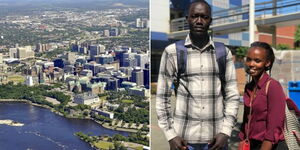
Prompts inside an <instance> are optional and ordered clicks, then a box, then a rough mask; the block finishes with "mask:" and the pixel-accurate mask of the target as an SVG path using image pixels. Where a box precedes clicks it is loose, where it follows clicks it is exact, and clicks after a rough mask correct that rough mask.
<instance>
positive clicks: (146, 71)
mask: <svg viewBox="0 0 300 150" xmlns="http://www.w3.org/2000/svg"><path fill="white" fill-rule="evenodd" d="M143 72H144V85H145V88H146V89H149V88H150V86H149V84H150V70H149V69H144V70H143Z"/></svg>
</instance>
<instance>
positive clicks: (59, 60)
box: [53, 58, 65, 68]
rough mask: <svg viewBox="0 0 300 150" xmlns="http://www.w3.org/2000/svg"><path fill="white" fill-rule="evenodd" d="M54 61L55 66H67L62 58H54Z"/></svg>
mask: <svg viewBox="0 0 300 150" xmlns="http://www.w3.org/2000/svg"><path fill="white" fill-rule="evenodd" d="M53 63H54V67H59V68H64V66H65V64H64V60H63V59H61V58H57V59H55V60H53Z"/></svg>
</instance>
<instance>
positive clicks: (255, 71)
mask: <svg viewBox="0 0 300 150" xmlns="http://www.w3.org/2000/svg"><path fill="white" fill-rule="evenodd" d="M270 64H271V62H270V61H269V60H267V52H266V50H265V49H264V48H261V47H251V48H250V49H249V50H248V53H247V56H246V63H245V65H246V66H247V67H248V68H247V70H246V71H247V73H248V74H249V75H250V76H251V77H252V79H253V81H254V83H255V86H254V87H255V89H254V90H253V91H256V88H257V83H258V81H259V80H260V78H261V77H262V75H263V74H264V73H266V68H267V67H268V66H270ZM272 146H273V145H272V142H270V141H267V140H264V141H263V143H262V146H261V148H260V150H271V149H272Z"/></svg>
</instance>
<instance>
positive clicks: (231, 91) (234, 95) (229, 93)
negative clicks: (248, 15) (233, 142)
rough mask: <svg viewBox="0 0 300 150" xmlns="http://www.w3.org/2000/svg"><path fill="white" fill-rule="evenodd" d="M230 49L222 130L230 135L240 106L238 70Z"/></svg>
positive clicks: (227, 62)
mask: <svg viewBox="0 0 300 150" xmlns="http://www.w3.org/2000/svg"><path fill="white" fill-rule="evenodd" d="M226 50H227V51H228V54H227V59H226V74H225V78H226V85H225V88H224V89H225V95H226V96H225V101H224V104H225V110H224V115H225V117H224V120H223V128H222V129H221V132H222V133H224V134H226V135H228V136H230V135H231V132H232V129H233V127H234V125H235V123H236V118H237V112H238V107H239V92H238V87H237V81H236V71H235V67H234V64H233V60H232V54H231V52H230V51H229V50H228V49H226Z"/></svg>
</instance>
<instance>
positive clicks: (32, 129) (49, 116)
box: [0, 103, 128, 150]
mask: <svg viewBox="0 0 300 150" xmlns="http://www.w3.org/2000/svg"><path fill="white" fill-rule="evenodd" d="M4 119H10V120H14V121H17V122H20V123H24V126H21V127H14V126H8V125H3V124H1V125H0V150H90V149H91V147H90V146H89V145H88V144H87V143H85V142H83V141H81V140H80V139H79V138H78V137H77V136H75V135H74V133H75V132H79V131H82V132H84V133H86V134H87V133H90V134H91V135H114V134H117V133H119V134H122V135H124V136H127V135H128V133H127V132H122V131H115V130H110V129H106V128H103V127H102V126H100V125H99V124H97V123H95V122H94V121H92V120H82V119H68V118H65V117H62V116H59V115H57V114H55V113H53V112H51V111H50V110H48V109H46V108H42V107H37V106H32V105H30V104H26V103H0V120H4Z"/></svg>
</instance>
